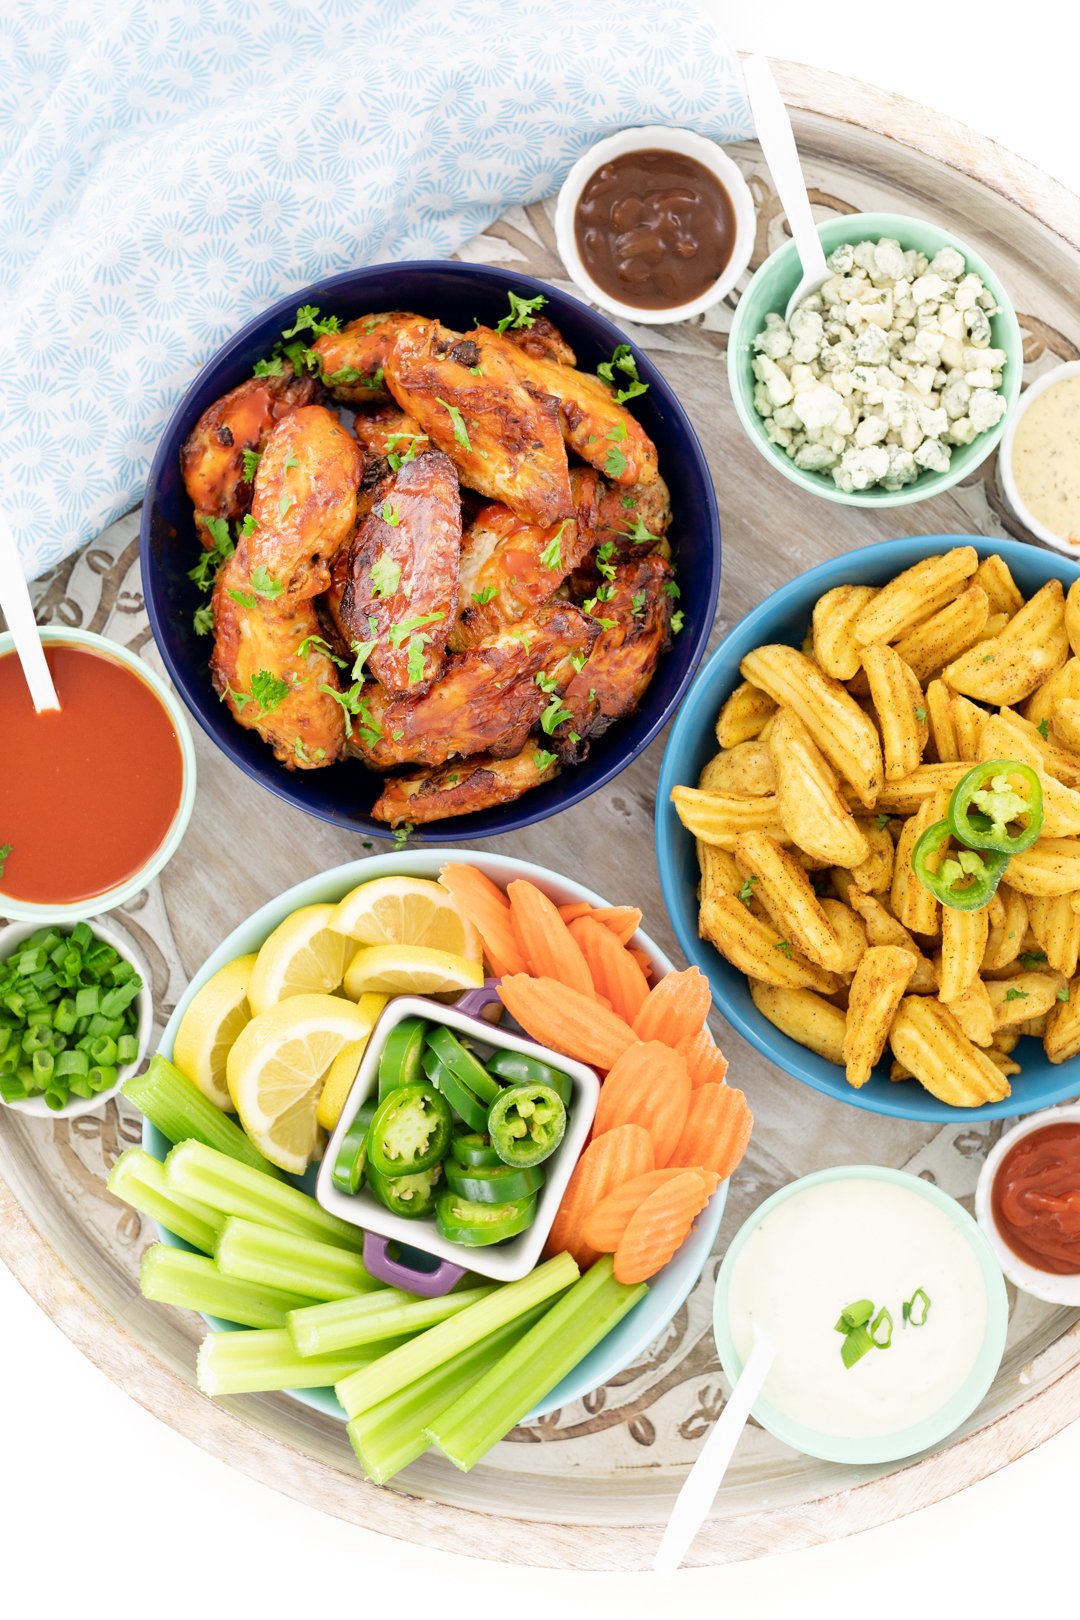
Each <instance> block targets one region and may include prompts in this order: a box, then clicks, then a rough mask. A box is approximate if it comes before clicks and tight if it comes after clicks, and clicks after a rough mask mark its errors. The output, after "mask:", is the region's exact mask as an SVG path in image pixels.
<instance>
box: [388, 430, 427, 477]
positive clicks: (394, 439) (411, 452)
mask: <svg viewBox="0 0 1080 1620" xmlns="http://www.w3.org/2000/svg"><path fill="white" fill-rule="evenodd" d="M427 442H428V436H427V434H426V433H390V434H388V435H387V438H386V464H387V466H388V467H389V468H390V470H391V472H400V471H401V468H402V467H404V465H405V463H406V462H407V461H415V460H416V458H417V456H418V455H419V454H420V451H419V450H418V448H417V446H418V445H421V444H427ZM406 443H407V444H408V446H409V448H408V449H407V450H406V451H405V454H404V455H401V454H400V453H399V451H398V448H397V446H398V445H399V444H406Z"/></svg>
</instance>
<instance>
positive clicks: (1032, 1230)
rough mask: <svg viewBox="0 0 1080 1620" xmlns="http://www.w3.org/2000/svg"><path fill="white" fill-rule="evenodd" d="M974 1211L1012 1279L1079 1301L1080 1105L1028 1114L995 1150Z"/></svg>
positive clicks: (1061, 1299) (1053, 1299)
mask: <svg viewBox="0 0 1080 1620" xmlns="http://www.w3.org/2000/svg"><path fill="white" fill-rule="evenodd" d="M975 1214H976V1217H977V1218H978V1222H979V1225H980V1226H981V1227H982V1229H983V1231H984V1232H985V1233H986V1235H987V1237H988V1238H989V1240H990V1243H991V1244H992V1246H993V1249H994V1253H995V1254H996V1256H997V1259H998V1262H999V1264H1000V1266H1001V1269H1002V1271H1004V1273H1005V1275H1006V1277H1008V1279H1009V1281H1010V1282H1011V1283H1014V1284H1015V1285H1016V1287H1017V1288H1020V1289H1022V1290H1023V1291H1024V1293H1025V1294H1032V1295H1034V1297H1035V1298H1036V1299H1042V1300H1046V1301H1047V1302H1048V1303H1049V1304H1052V1305H1078V1306H1080V1103H1068V1104H1066V1105H1065V1106H1064V1107H1061V1108H1046V1109H1043V1110H1042V1111H1041V1112H1040V1113H1037V1114H1031V1115H1029V1117H1028V1118H1027V1119H1025V1120H1022V1121H1021V1122H1020V1124H1019V1125H1017V1126H1016V1127H1015V1128H1014V1129H1013V1130H1011V1131H1009V1132H1008V1133H1007V1135H1005V1136H1003V1137H1001V1139H1000V1141H998V1142H997V1143H996V1144H995V1145H994V1147H993V1148H992V1150H991V1152H990V1154H989V1156H988V1157H987V1160H986V1163H985V1164H984V1165H983V1168H982V1173H981V1175H980V1176H979V1184H978V1187H977V1188H976V1190H975Z"/></svg>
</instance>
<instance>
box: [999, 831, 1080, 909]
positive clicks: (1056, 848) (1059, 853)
mask: <svg viewBox="0 0 1080 1620" xmlns="http://www.w3.org/2000/svg"><path fill="white" fill-rule="evenodd" d="M1009 886H1010V888H1013V889H1019V891H1020V893H1021V894H1032V895H1055V894H1075V893H1076V892H1077V891H1078V890H1080V841H1078V840H1077V839H1075V838H1039V839H1036V841H1035V843H1034V844H1032V846H1031V848H1030V849H1025V850H1024V852H1023V854H1022V855H1014V856H1013V857H1012V859H1011V860H1010V862H1009Z"/></svg>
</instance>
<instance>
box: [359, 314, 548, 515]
mask: <svg viewBox="0 0 1080 1620" xmlns="http://www.w3.org/2000/svg"><path fill="white" fill-rule="evenodd" d="M475 337H476V334H475V333H472V334H470V335H469V336H468V337H463V336H462V335H461V334H460V333H457V332H451V331H449V330H448V329H447V328H446V327H445V326H441V325H440V324H439V323H438V321H426V322H422V323H420V324H419V325H417V326H414V327H412V328H411V329H410V330H408V331H404V332H401V333H399V335H398V336H397V338H396V339H395V341H394V343H393V345H392V347H391V349H390V351H389V353H388V354H387V358H386V367H385V371H386V383H387V387H388V388H389V389H390V392H391V393H392V394H393V396H394V398H395V399H396V400H397V402H398V404H399V405H400V407H401V409H402V410H403V411H406V412H407V413H408V414H409V415H410V416H412V417H413V418H414V419H415V420H416V421H417V422H419V424H420V429H421V432H423V433H426V434H427V435H428V436H429V438H430V440H431V443H432V444H433V445H435V446H436V447H437V448H438V449H439V450H442V451H444V452H445V453H446V454H447V455H448V456H449V457H450V459H451V461H452V462H453V463H454V465H455V467H456V468H457V469H458V473H459V475H460V477H461V481H462V483H463V484H468V486H469V487H470V489H475V490H478V491H479V493H480V494H481V495H486V496H487V498H488V499H489V500H493V501H501V502H502V503H503V505H504V506H508V507H509V508H510V510H511V511H512V512H514V513H516V515H517V516H518V517H521V518H525V519H526V520H527V521H528V522H530V523H536V524H539V525H540V526H541V527H547V526H548V525H549V524H552V523H561V522H562V520H563V519H564V518H569V517H573V515H574V501H573V496H572V494H571V492H570V470H569V467H568V465H567V461H566V446H565V444H564V443H563V438H562V433H561V430H560V427H559V421H558V403H557V401H556V400H555V399H553V398H552V397H550V395H549V394H547V393H543V392H541V393H536V392H534V391H532V390H531V388H530V386H528V385H527V384H526V383H525V382H524V381H523V380H522V378H521V376H520V375H519V372H518V371H517V369H516V368H515V366H514V364H513V363H512V362H513V361H514V359H515V357H516V356H517V354H518V351H517V350H516V349H515V348H514V345H513V344H510V343H506V344H502V343H501V342H500V346H499V348H498V349H497V350H494V351H493V352H492V353H491V355H490V356H488V357H481V355H480V352H479V350H478V348H477V344H476V341H475ZM481 361H482V363H481ZM555 369H558V368H555Z"/></svg>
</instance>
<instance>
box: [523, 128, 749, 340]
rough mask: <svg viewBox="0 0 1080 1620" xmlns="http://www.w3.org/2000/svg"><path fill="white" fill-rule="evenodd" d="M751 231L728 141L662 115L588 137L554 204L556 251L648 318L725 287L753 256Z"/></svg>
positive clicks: (683, 311)
mask: <svg viewBox="0 0 1080 1620" xmlns="http://www.w3.org/2000/svg"><path fill="white" fill-rule="evenodd" d="M754 232H755V215H754V202H753V198H752V197H751V195H750V188H749V186H748V185H747V184H746V181H745V180H744V179H743V177H742V174H741V173H740V171H739V169H738V168H737V167H736V165H735V164H734V163H733V162H732V160H731V159H730V158H729V157H728V155H727V153H726V152H725V151H724V150H723V148H722V147H720V146H717V144H716V142H715V141H710V140H706V139H705V137H704V136H703V135H695V134H694V133H693V132H692V131H691V130H686V129H666V128H664V127H663V126H661V125H653V126H649V127H647V128H644V129H624V130H622V131H621V132H620V133H619V134H618V135H610V136H608V138H607V139H606V140H603V141H600V142H599V143H598V144H597V145H596V146H593V147H590V148H589V150H588V151H587V152H586V153H585V154H584V155H583V156H582V157H580V158H579V159H578V161H577V162H576V163H575V164H574V167H573V168H572V169H571V170H570V173H569V174H568V175H567V177H566V179H565V181H564V182H563V187H562V190H561V191H560V192H559V201H558V205H557V207H556V210H555V237H556V241H557V243H558V247H559V254H560V256H561V258H562V261H563V263H564V264H565V266H566V268H567V270H568V271H569V272H570V275H571V277H572V278H573V280H574V281H575V282H576V284H577V285H578V287H580V288H581V290H582V292H583V293H584V294H585V296H586V297H587V298H589V299H591V300H592V302H593V303H594V304H599V305H600V307H601V309H605V310H607V311H608V312H609V314H612V315H616V316H618V317H620V318H621V319H623V320H628V321H637V322H641V323H643V324H645V325H651V326H659V325H663V324H666V323H668V322H672V321H685V320H688V319H689V317H690V316H692V315H700V314H701V313H702V312H703V311H704V310H706V309H709V308H710V306H711V305H713V304H716V303H718V302H719V301H720V299H721V298H723V297H725V295H726V294H727V293H729V292H730V291H731V289H732V287H734V285H735V283H736V282H737V281H738V279H739V277H740V276H741V275H742V273H743V271H744V270H745V269H746V267H747V265H748V264H749V262H750V254H751V252H752V251H753V246H754Z"/></svg>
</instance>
